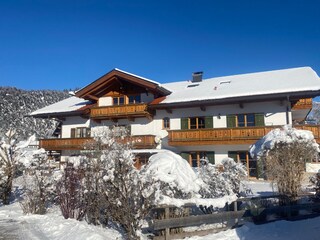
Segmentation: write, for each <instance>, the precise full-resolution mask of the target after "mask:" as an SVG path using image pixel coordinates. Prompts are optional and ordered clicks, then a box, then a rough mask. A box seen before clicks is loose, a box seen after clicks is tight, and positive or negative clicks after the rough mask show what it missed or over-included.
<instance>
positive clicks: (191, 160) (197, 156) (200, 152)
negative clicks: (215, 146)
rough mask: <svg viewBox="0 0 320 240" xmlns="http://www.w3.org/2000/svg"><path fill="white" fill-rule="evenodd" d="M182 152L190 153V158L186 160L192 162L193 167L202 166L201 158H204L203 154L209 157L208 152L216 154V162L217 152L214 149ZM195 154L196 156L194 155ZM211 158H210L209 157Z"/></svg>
mask: <svg viewBox="0 0 320 240" xmlns="http://www.w3.org/2000/svg"><path fill="white" fill-rule="evenodd" d="M181 154H187V155H188V159H185V160H186V161H188V163H189V164H190V166H191V167H200V164H201V162H200V159H201V158H202V156H204V157H206V158H207V159H208V157H207V155H208V154H214V157H213V162H215V152H214V151H189V152H181ZM194 154H195V158H194V157H193V156H192V155H194ZM194 160H195V161H196V166H194V165H193V163H194ZM208 160H209V159H208Z"/></svg>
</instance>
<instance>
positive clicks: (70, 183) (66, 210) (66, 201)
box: [57, 165, 86, 220]
mask: <svg viewBox="0 0 320 240" xmlns="http://www.w3.org/2000/svg"><path fill="white" fill-rule="evenodd" d="M83 175H84V170H83V169H81V168H75V167H74V166H72V165H69V166H67V167H65V168H64V170H63V174H62V177H61V178H60V179H59V181H58V183H57V196H58V202H59V206H60V210H61V212H62V215H63V217H64V218H65V219H68V218H74V219H77V220H82V218H83V217H84V215H85V211H86V205H85V200H84V186H83V182H82V181H83Z"/></svg>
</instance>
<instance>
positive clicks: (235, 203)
mask: <svg viewBox="0 0 320 240" xmlns="http://www.w3.org/2000/svg"><path fill="white" fill-rule="evenodd" d="M233 206H234V211H235V212H237V211H238V202H237V201H234V202H233ZM238 223H239V219H238V218H235V219H234V224H235V226H236V227H237V226H238Z"/></svg>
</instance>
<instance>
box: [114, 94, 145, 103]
mask: <svg viewBox="0 0 320 240" xmlns="http://www.w3.org/2000/svg"><path fill="white" fill-rule="evenodd" d="M112 99H113V105H125V104H136V103H141V96H140V95H129V96H125V95H122V96H117V97H113V98H112Z"/></svg>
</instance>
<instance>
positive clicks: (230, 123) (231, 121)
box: [227, 115, 236, 128]
mask: <svg viewBox="0 0 320 240" xmlns="http://www.w3.org/2000/svg"><path fill="white" fill-rule="evenodd" d="M227 127H228V128H233V127H236V115H227Z"/></svg>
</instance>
